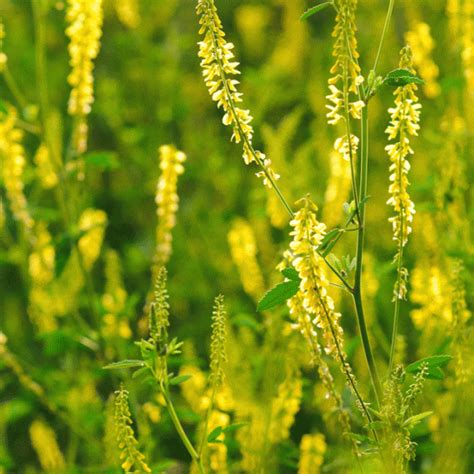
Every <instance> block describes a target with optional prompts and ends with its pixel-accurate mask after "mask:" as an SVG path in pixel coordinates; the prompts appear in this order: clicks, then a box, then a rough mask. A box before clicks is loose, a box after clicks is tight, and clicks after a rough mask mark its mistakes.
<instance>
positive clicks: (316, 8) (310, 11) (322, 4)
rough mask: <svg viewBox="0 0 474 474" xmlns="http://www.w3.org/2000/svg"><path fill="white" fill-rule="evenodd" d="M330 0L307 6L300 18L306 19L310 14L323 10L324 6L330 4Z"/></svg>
mask: <svg viewBox="0 0 474 474" xmlns="http://www.w3.org/2000/svg"><path fill="white" fill-rule="evenodd" d="M332 4H333V3H332V2H324V3H320V4H319V5H315V6H314V7H311V8H308V9H307V10H306V11H305V12H304V13H303V14H302V15H301V18H300V20H307V19H308V18H309V17H310V16H313V15H314V14H315V13H318V12H320V11H321V10H324V9H325V8H327V7H329V6H331V5H332Z"/></svg>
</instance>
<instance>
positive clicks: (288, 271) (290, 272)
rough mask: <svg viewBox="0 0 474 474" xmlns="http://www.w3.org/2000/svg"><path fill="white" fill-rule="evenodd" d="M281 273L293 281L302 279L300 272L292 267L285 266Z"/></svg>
mask: <svg viewBox="0 0 474 474" xmlns="http://www.w3.org/2000/svg"><path fill="white" fill-rule="evenodd" d="M281 274H282V275H283V276H284V277H285V278H288V280H292V281H300V280H301V278H300V277H299V275H298V272H297V271H296V270H295V269H294V268H292V267H288V268H285V269H284V270H282V271H281Z"/></svg>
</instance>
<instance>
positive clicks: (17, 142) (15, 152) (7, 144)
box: [0, 108, 34, 234]
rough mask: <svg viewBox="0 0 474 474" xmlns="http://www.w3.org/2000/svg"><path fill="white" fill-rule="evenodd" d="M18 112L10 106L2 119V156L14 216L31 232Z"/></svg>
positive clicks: (31, 219) (4, 179) (7, 191)
mask: <svg viewBox="0 0 474 474" xmlns="http://www.w3.org/2000/svg"><path fill="white" fill-rule="evenodd" d="M16 119H17V112H16V110H15V109H14V108H9V110H8V114H7V115H6V116H4V117H1V121H0V156H1V157H2V158H3V182H4V185H5V188H6V194H7V198H8V200H9V202H10V208H11V211H12V213H13V216H14V218H15V219H16V220H17V221H19V222H21V224H22V225H23V227H24V229H25V231H26V233H27V234H31V232H32V230H33V225H34V221H33V218H32V217H31V215H30V212H29V211H28V204H27V201H26V197H25V194H24V183H23V173H24V172H25V168H26V155H25V149H24V148H23V145H22V140H23V132H22V131H21V130H20V129H18V128H16V127H15V123H16Z"/></svg>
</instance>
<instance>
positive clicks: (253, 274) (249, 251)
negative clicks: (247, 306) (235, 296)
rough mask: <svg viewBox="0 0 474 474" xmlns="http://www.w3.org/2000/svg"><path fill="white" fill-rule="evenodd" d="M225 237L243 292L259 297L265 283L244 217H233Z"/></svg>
mask: <svg viewBox="0 0 474 474" xmlns="http://www.w3.org/2000/svg"><path fill="white" fill-rule="evenodd" d="M227 239H228V241H229V246H230V251H231V254H232V259H233V260H234V263H235V264H236V266H237V269H238V270H239V274H240V279H241V281H242V285H243V287H244V290H245V292H246V293H247V294H249V295H250V296H251V297H252V298H254V300H258V299H260V298H261V297H262V295H263V293H264V288H265V284H264V281H263V276H262V272H261V270H260V266H259V264H258V261H257V244H256V242H255V235H254V232H253V229H252V227H251V225H250V224H249V223H248V222H247V221H246V220H244V219H240V218H239V219H235V220H234V222H233V223H232V227H231V229H230V231H229V233H228V235H227Z"/></svg>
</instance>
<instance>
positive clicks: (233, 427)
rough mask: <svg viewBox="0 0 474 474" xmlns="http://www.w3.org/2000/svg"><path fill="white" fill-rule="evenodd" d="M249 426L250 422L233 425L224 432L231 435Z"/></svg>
mask: <svg viewBox="0 0 474 474" xmlns="http://www.w3.org/2000/svg"><path fill="white" fill-rule="evenodd" d="M248 424H249V423H248V421H242V422H240V423H233V424H232V425H229V426H226V427H225V428H224V429H223V430H222V431H223V432H224V433H230V432H232V431H235V430H238V429H239V428H243V427H244V426H247V425H248Z"/></svg>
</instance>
